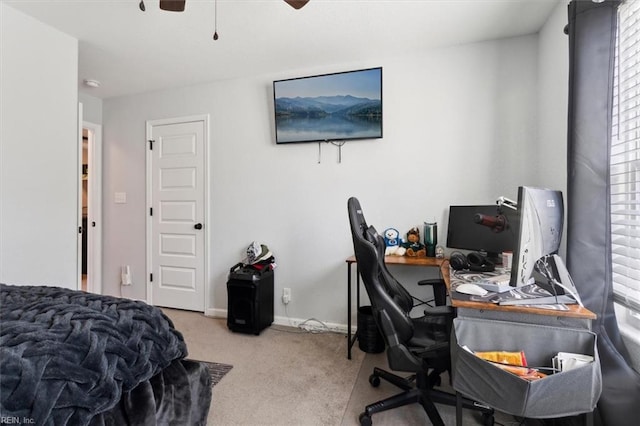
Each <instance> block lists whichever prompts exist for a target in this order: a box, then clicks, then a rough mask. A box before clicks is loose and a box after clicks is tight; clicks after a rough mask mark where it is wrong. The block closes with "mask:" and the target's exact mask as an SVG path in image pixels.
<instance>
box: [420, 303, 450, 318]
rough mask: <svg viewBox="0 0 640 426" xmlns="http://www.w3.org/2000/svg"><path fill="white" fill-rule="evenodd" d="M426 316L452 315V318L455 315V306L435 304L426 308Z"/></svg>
mask: <svg viewBox="0 0 640 426" xmlns="http://www.w3.org/2000/svg"><path fill="white" fill-rule="evenodd" d="M424 315H425V316H429V317H431V316H451V317H452V318H453V317H454V315H455V308H454V307H453V306H448V305H445V306H434V307H432V308H428V309H425V310H424Z"/></svg>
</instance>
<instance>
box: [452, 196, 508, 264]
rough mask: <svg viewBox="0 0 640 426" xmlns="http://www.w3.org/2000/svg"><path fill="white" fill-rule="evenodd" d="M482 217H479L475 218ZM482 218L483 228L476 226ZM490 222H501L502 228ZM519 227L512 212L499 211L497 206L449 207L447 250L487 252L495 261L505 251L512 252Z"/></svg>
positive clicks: (504, 209)
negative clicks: (515, 227) (516, 228)
mask: <svg viewBox="0 0 640 426" xmlns="http://www.w3.org/2000/svg"><path fill="white" fill-rule="evenodd" d="M478 215H482V216H478ZM481 217H484V218H485V219H487V220H485V223H486V224H485V225H483V224H481V223H477V222H478V219H479V218H481ZM491 219H495V220H496V221H498V222H503V226H492V225H491V223H490V222H491ZM517 224H518V220H517V215H516V213H515V212H514V211H513V210H510V209H506V208H503V209H501V211H499V210H498V206H497V205H496V204H492V205H479V206H450V207H449V224H448V228H447V247H449V248H455V249H460V250H472V251H481V252H486V253H487V255H488V256H489V257H490V258H492V259H493V260H496V258H499V255H500V254H501V253H502V252H504V251H514V250H515V248H516V241H517V234H516V230H515V229H514V226H516V225H517Z"/></svg>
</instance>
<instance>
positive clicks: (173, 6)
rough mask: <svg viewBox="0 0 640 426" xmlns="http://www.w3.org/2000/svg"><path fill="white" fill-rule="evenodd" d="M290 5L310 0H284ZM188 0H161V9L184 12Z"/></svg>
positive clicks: (142, 3)
mask: <svg viewBox="0 0 640 426" xmlns="http://www.w3.org/2000/svg"><path fill="white" fill-rule="evenodd" d="M284 1H285V3H287V4H288V5H289V6H291V7H293V8H294V9H300V8H302V7H303V6H304V5H305V4H307V3H308V2H309V0H284ZM185 3H186V0H160V9H162V10H167V11H170V12H183V11H184V6H185ZM139 7H140V10H142V11H143V12H144V11H145V10H146V7H145V5H144V0H140V4H139Z"/></svg>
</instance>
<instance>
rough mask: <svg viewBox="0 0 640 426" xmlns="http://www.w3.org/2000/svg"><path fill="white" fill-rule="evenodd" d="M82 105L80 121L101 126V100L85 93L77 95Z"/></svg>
mask: <svg viewBox="0 0 640 426" xmlns="http://www.w3.org/2000/svg"><path fill="white" fill-rule="evenodd" d="M78 99H79V101H80V102H81V103H82V120H83V121H88V122H90V123H94V124H102V99H100V98H96V97H94V96H91V95H87V94H85V93H78Z"/></svg>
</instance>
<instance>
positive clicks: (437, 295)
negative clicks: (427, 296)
mask: <svg viewBox="0 0 640 426" xmlns="http://www.w3.org/2000/svg"><path fill="white" fill-rule="evenodd" d="M418 285H420V286H424V285H430V286H432V287H433V298H434V300H435V302H436V305H437V306H443V305H446V303H447V285H446V284H445V282H444V280H443V279H442V278H431V279H427V280H420V281H418Z"/></svg>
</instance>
